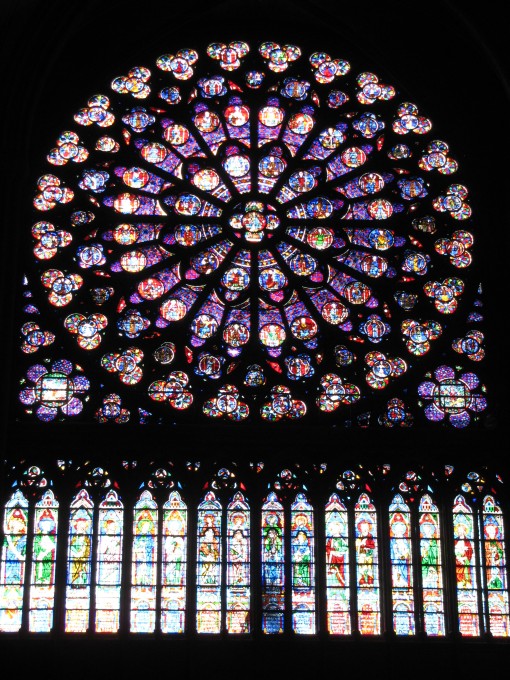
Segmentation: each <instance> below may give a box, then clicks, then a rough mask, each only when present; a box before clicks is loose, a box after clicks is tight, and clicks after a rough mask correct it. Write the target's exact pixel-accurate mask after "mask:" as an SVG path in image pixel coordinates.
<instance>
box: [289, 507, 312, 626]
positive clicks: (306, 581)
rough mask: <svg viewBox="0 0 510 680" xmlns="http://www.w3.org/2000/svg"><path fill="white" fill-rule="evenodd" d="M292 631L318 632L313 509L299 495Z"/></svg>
mask: <svg viewBox="0 0 510 680" xmlns="http://www.w3.org/2000/svg"><path fill="white" fill-rule="evenodd" d="M290 517H291V559H292V629H293V630H294V632H295V633H304V634H307V635H310V634H312V633H315V630H316V622H315V610H316V605H315V535H314V521H313V507H312V506H311V505H310V503H309V502H308V499H307V498H306V496H305V494H303V493H298V495H297V496H296V500H295V501H294V503H292V505H291V512H290Z"/></svg>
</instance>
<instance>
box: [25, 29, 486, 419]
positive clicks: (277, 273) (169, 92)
mask: <svg viewBox="0 0 510 680" xmlns="http://www.w3.org/2000/svg"><path fill="white" fill-rule="evenodd" d="M248 55H249V58H250V59H251V60H252V63H251V64H250V70H247V63H246V58H247V56H248ZM227 75H228V77H227ZM70 127H71V129H68V130H66V131H64V132H63V133H62V134H61V135H59V136H58V137H57V139H56V141H55V144H54V145H53V146H52V148H51V149H50V150H49V153H48V155H47V163H48V166H47V168H46V170H45V172H44V174H42V176H41V177H39V179H38V180H37V182H36V189H35V196H34V201H33V209H34V210H33V212H34V215H33V220H32V223H31V225H30V226H29V230H30V233H31V237H32V239H33V255H32V259H31V263H29V267H28V269H29V270H27V281H28V285H29V286H30V294H31V296H32V300H31V304H30V305H26V306H25V312H24V313H26V318H23V319H22V323H21V334H20V346H21V352H22V359H23V366H24V375H23V377H21V376H20V381H21V389H20V393H19V399H20V402H21V411H22V412H21V413H20V418H21V417H23V418H24V417H28V418H38V419H39V420H41V421H44V422H46V421H50V420H56V419H58V420H64V419H67V418H69V417H74V418H76V419H81V420H84V421H87V420H89V421H90V420H92V419H94V418H95V417H97V418H98V419H99V420H100V422H105V419H106V420H109V421H111V422H112V423H118V424H121V423H123V422H126V420H127V418H128V417H129V418H130V420H131V422H133V419H134V418H136V414H137V413H138V414H139V417H140V419H141V420H143V421H144V422H146V421H151V420H152V421H153V422H168V421H169V420H170V421H172V420H173V419H175V418H179V419H181V420H186V419H188V420H189V419H192V418H194V417H197V416H198V417H201V418H214V419H218V420H219V419H222V420H225V419H227V420H231V421H234V422H241V421H244V420H246V419H250V420H252V421H256V420H259V419H263V420H267V421H269V422H279V421H286V420H288V419H292V420H295V419H303V418H307V419H310V418H316V419H328V418H329V419H331V418H334V419H335V420H343V421H344V422H349V423H350V422H352V414H353V413H354V414H356V415H359V414H360V410H361V409H363V410H364V411H363V412H368V411H370V413H372V414H373V417H372V418H371V420H370V422H371V423H373V424H374V426H375V427H381V426H382V427H392V426H393V425H394V424H397V423H398V424H402V425H405V426H407V427H413V426H415V424H416V423H422V424H424V423H427V421H432V422H442V423H443V425H444V426H446V427H448V426H452V427H456V428H464V427H467V426H468V425H469V424H470V423H475V422H478V421H480V414H481V413H482V412H483V411H484V410H485V409H486V407H487V399H486V397H485V396H484V393H485V387H484V386H483V385H482V384H481V383H480V380H479V378H478V377H477V375H476V374H474V373H472V372H471V371H469V372H467V371H466V370H465V368H464V367H462V366H460V367H458V368H459V372H458V374H457V373H456V371H457V368H456V369H455V370H454V369H453V368H451V366H456V367H457V364H458V363H459V361H460V360H462V361H464V363H466V362H468V363H471V362H473V361H474V362H480V361H482V360H483V358H484V350H483V349H480V347H481V343H482V341H483V337H484V336H483V333H482V331H481V330H480V329H479V328H478V327H477V324H478V323H479V322H480V321H481V317H476V318H475V317H473V316H471V317H470V319H469V322H468V324H467V325H465V326H463V325H462V324H464V317H462V319H461V318H460V316H459V315H461V314H462V312H461V310H462V309H463V304H462V303H463V300H464V298H468V297H469V295H470V294H471V293H474V289H475V286H476V285H477V284H475V285H472V283H471V282H470V280H469V270H470V267H471V263H472V261H474V259H475V258H476V247H475V243H476V225H475V224H474V222H473V219H472V216H471V207H470V205H469V203H470V198H469V191H468V189H467V187H466V186H465V185H464V184H462V183H460V182H461V177H459V180H457V179H456V178H453V175H457V174H460V169H459V164H458V162H457V161H456V159H455V151H454V150H453V149H451V148H450V147H449V145H448V144H447V143H446V142H445V141H443V140H438V139H436V138H435V137H434V134H433V132H432V129H433V127H432V122H431V121H430V119H429V118H427V117H426V116H425V115H423V114H422V113H421V112H420V111H419V110H418V107H417V106H416V105H415V104H413V103H412V102H408V101H401V99H400V98H399V96H398V93H397V91H396V89H395V88H394V87H393V86H392V85H390V84H388V83H387V82H386V81H385V79H384V78H382V79H381V78H379V76H378V75H376V74H374V73H372V72H368V71H362V72H357V71H356V70H355V69H354V68H353V67H352V66H351V64H350V63H349V62H348V61H346V60H345V59H341V58H339V57H336V56H335V55H330V54H326V53H325V52H315V53H313V54H311V55H308V56H306V55H305V54H303V53H302V50H301V49H300V48H299V47H298V46H297V45H283V46H282V45H279V44H277V43H272V42H263V43H262V44H260V45H257V44H255V43H254V44H247V43H244V42H240V41H234V42H232V43H229V44H228V45H227V44H223V43H212V44H211V45H209V46H208V48H207V49H206V50H205V51H204V52H203V53H199V52H198V51H196V50H194V49H189V48H183V49H180V50H178V51H176V52H173V53H171V54H163V55H161V56H160V57H159V58H158V59H156V62H155V64H154V66H153V68H150V69H149V68H147V67H146V66H136V67H133V68H131V69H129V70H128V69H126V70H125V73H124V74H122V75H117V77H115V78H113V79H112V81H111V87H110V89H109V91H108V93H107V94H98V95H95V96H93V97H91V98H89V99H88V100H85V105H84V106H83V107H82V108H81V109H80V110H79V111H78V112H77V113H76V115H75V116H74V122H73V124H72V125H71V126H70ZM404 142H405V143H404ZM452 180H454V181H452ZM41 213H43V215H41ZM42 217H44V219H41V218H42ZM459 221H460V222H461V226H462V228H459ZM439 227H440V234H441V238H436V237H434V236H432V235H433V234H434V233H436V232H439ZM35 309H37V310H38V312H39V313H44V319H45V324H44V327H43V326H40V325H39V324H38V323H35V322H34V321H33V317H32V316H30V315H31V314H32V313H33V310H35ZM64 309H65V315H64V316H63V317H62V313H63V310H64ZM453 316H455V317H456V318H459V319H460V321H459V324H453V323H451V322H450V318H451V317H453ZM61 317H62V318H61ZM445 319H447V320H448V323H446V322H445ZM459 325H460V328H459ZM439 337H441V342H438V341H437V340H438V338H439ZM155 338H158V340H157V342H158V343H159V345H160V348H159V349H157V348H155V343H154V340H155ZM69 339H71V340H72V342H71V344H69ZM57 347H71V349H72V355H73V356H72V357H71V356H69V357H61V356H56V355H55V351H56V348H57ZM170 347H171V348H172V350H171V351H168V348H170ZM339 347H341V348H344V349H343V350H342V351H341V352H339V351H338V348H339ZM161 348H166V350H165V349H164V350H162V349H161ZM35 352H37V355H38V361H40V363H37V364H34V363H33V361H31V360H30V357H31V356H32V354H34V353H35ZM445 352H446V354H445ZM459 355H460V356H459ZM347 356H349V357H350V361H349V362H348V363H346V362H345V361H344V359H345V357H347ZM71 359H72V360H71ZM75 360H76V361H75ZM367 366H368V370H367ZM254 367H257V379H254V378H253V376H254ZM261 367H264V370H266V371H267V372H266V373H265V374H264V375H262V373H261V371H262V368H261ZM234 368H235V369H236V372H235V373H233V369H234ZM238 376H239V377H238ZM404 376H405V377H404ZM89 381H92V382H89ZM409 381H414V384H415V388H416V389H414V390H413V391H410V390H408V388H407V386H408V385H409ZM211 383H214V389H213V386H212V385H211ZM135 385H136V386H137V388H136V390H134V389H132V388H133V386H135ZM404 385H406V391H407V394H406V398H405V400H404V399H403V396H404V395H403V393H400V392H401V391H402V387H403V386H404ZM89 388H90V393H89ZM245 388H248V389H246V390H245ZM388 389H390V390H392V395H391V397H392V399H393V400H398V401H397V402H395V403H398V404H405V409H404V410H403V411H402V410H401V409H399V412H400V411H402V413H404V415H405V418H404V417H403V416H402V417H400V416H399V415H398V414H397V413H396V412H395V413H394V414H393V415H394V416H395V418H393V419H392V417H390V415H388V413H387V407H386V406H385V404H386V403H387V402H388V400H385V401H383V400H382V399H380V398H379V395H380V393H381V392H383V391H384V390H386V391H388ZM112 395H114V399H113V401H112ZM248 397H249V398H248ZM120 404H122V405H123V408H122V410H121V409H120ZM129 405H131V406H130V408H129V409H128V408H127V407H128V406H129ZM393 410H394V409H393ZM111 412H113V413H117V415H111ZM333 412H335V415H332V414H333ZM355 422H357V421H356V419H355Z"/></svg>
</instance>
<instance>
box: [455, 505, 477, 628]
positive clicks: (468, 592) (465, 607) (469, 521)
mask: <svg viewBox="0 0 510 680" xmlns="http://www.w3.org/2000/svg"><path fill="white" fill-rule="evenodd" d="M453 538H454V550H455V577H456V585H457V607H458V616H459V630H460V632H461V633H462V635H466V636H468V637H471V636H474V635H479V634H480V609H479V605H478V594H479V576H478V570H477V567H476V552H477V550H476V544H475V527H474V520H473V511H472V510H471V508H470V507H469V506H468V505H467V503H466V501H465V499H464V497H463V496H457V497H456V498H455V502H454V505H453Z"/></svg>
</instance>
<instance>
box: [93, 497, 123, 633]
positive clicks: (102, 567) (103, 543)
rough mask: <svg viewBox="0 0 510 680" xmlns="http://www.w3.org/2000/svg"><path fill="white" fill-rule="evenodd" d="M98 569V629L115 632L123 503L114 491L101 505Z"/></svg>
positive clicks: (117, 625)
mask: <svg viewBox="0 0 510 680" xmlns="http://www.w3.org/2000/svg"><path fill="white" fill-rule="evenodd" d="M98 527H99V530H98V541H97V568H96V590H95V609H96V631H97V632H98V633H115V632H116V631H117V630H118V629H119V612H120V596H121V592H120V586H121V576H122V539H123V533H124V513H123V505H122V503H121V502H120V500H119V498H118V496H117V493H116V492H115V491H109V492H108V494H107V495H106V498H105V499H104V501H102V502H101V503H100V504H99V518H98Z"/></svg>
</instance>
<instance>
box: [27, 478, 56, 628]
mask: <svg viewBox="0 0 510 680" xmlns="http://www.w3.org/2000/svg"><path fill="white" fill-rule="evenodd" d="M57 529H58V502H57V501H56V499H55V496H54V494H53V491H51V490H48V491H45V493H44V495H43V497H42V498H41V500H40V501H38V502H37V503H36V505H35V513H34V537H33V545H32V570H31V578H30V607H29V629H30V630H31V631H34V632H37V633H47V632H49V631H50V630H51V629H52V627H53V610H54V604H55V563H56V559H57Z"/></svg>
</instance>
